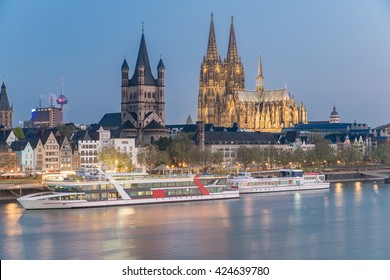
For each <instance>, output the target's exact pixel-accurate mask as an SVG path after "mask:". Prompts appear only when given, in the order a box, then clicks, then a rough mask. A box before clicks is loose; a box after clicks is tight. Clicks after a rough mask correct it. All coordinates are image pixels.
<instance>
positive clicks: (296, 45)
mask: <svg viewBox="0 0 390 280" xmlns="http://www.w3.org/2000/svg"><path fill="white" fill-rule="evenodd" d="M211 13H213V14H214V23H215V31H216V38H217V46H218V51H219V54H220V56H221V57H222V58H225V57H226V52H227V46H228V38H229V29H230V21H231V16H234V24H235V32H236V39H237V47H238V52H239V55H240V56H241V59H242V62H243V64H244V68H245V78H246V81H245V86H246V88H247V89H250V90H254V89H255V78H256V75H257V62H258V55H259V53H261V55H262V62H263V74H264V78H265V88H266V89H275V88H283V87H284V84H285V83H286V84H287V88H288V89H289V91H290V93H291V95H293V96H294V97H295V99H296V101H297V102H303V103H304V104H305V106H306V108H307V111H308V119H309V121H317V120H328V119H329V115H330V113H331V111H332V107H333V105H334V104H335V105H336V107H337V111H338V113H339V114H340V117H341V121H342V122H353V121H355V120H356V121H357V122H359V123H367V124H368V125H369V126H371V127H376V126H378V125H382V124H386V123H390V108H389V101H390V2H389V1H386V0H365V1H363V0H345V1H338V0H326V1H325V0H323V1H309V0H306V1H303V0H302V1H300V0H298V1H281V0H280V1H278V0H276V1H271V0H269V1H259V0H251V1H247V0H241V1H226V0H225V1H223V0H220V1H210V0H208V1H206V0H197V1H182V0H174V1H150V0H149V1H148V0H143V1H139V0H136V1H130V0H127V1H126V0H112V1H96V0H83V1H81V0H66V1H65V0H61V1H60V0H58V1H48V0H35V1H27V0H25V1H23V0H0V79H2V80H3V81H4V82H5V85H6V86H7V93H8V97H9V100H10V102H11V103H12V104H13V106H14V125H15V126H17V125H18V122H19V121H23V120H28V119H30V118H31V109H32V108H34V107H37V106H38V104H39V100H40V99H41V101H42V105H43V106H49V105H50V96H58V95H59V94H60V91H61V76H63V77H64V93H65V95H66V96H67V97H68V99H69V104H68V105H67V106H66V107H65V113H64V118H65V121H66V122H70V121H71V122H75V123H84V124H89V123H97V122H99V120H100V119H101V118H102V116H103V115H104V114H105V113H113V112H120V92H121V87H120V85H121V72H120V68H121V65H122V62H123V59H124V57H126V59H127V62H128V64H129V68H130V71H131V73H130V75H132V71H133V70H134V65H135V61H136V58H137V53H138V47H139V43H140V39H141V34H142V22H144V34H145V39H146V44H147V48H148V53H149V59H150V63H151V66H152V69H153V75H154V76H155V77H156V76H157V74H156V67H157V63H158V61H159V59H160V56H161V57H162V59H163V61H164V64H165V68H166V72H165V77H166V81H165V82H166V91H165V92H166V100H165V101H166V123H167V124H181V123H185V121H186V119H187V117H188V115H191V117H192V119H193V120H194V121H195V120H196V118H197V104H198V103H197V100H198V90H199V72H200V64H201V62H202V59H203V56H204V55H205V53H206V48H207V40H208V32H209V26H210V15H211ZM3 76H4V78H3Z"/></svg>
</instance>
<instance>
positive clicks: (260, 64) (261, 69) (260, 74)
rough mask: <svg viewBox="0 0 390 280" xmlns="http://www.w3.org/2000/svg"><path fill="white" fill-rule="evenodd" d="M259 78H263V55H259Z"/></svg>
mask: <svg viewBox="0 0 390 280" xmlns="http://www.w3.org/2000/svg"><path fill="white" fill-rule="evenodd" d="M257 76H263V63H262V61H261V54H259V65H258V66H257Z"/></svg>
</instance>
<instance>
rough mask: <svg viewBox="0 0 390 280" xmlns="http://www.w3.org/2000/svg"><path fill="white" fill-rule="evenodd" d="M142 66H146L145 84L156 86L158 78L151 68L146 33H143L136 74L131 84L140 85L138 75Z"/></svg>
mask: <svg viewBox="0 0 390 280" xmlns="http://www.w3.org/2000/svg"><path fill="white" fill-rule="evenodd" d="M140 67H144V84H145V85H152V86H156V85H157V83H156V79H155V78H154V77H153V74H152V69H151V68H150V62H149V56H148V50H147V48H146V41H145V36H144V33H142V37H141V43H140V45H139V50H138V56H137V62H136V64H135V69H134V74H133V77H132V78H131V80H130V85H131V86H132V85H138V77H139V71H138V69H139V68H140Z"/></svg>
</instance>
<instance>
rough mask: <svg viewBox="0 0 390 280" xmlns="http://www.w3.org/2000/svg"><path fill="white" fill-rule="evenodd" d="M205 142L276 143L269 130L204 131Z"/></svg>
mask: <svg viewBox="0 0 390 280" xmlns="http://www.w3.org/2000/svg"><path fill="white" fill-rule="evenodd" d="M205 144H208V145H210V144H241V145H245V144H276V139H275V137H274V136H273V134H272V133H269V132H241V131H240V132H238V131H237V132H228V131H206V132H205Z"/></svg>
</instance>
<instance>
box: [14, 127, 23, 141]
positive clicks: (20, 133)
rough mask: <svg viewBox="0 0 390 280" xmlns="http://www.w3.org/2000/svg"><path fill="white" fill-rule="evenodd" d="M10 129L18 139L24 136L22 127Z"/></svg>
mask: <svg viewBox="0 0 390 280" xmlns="http://www.w3.org/2000/svg"><path fill="white" fill-rule="evenodd" d="M12 131H13V133H14V134H15V136H16V138H18V139H19V140H23V139H25V138H26V137H25V136H24V133H23V129H21V128H20V127H16V128H14V129H13V130H12Z"/></svg>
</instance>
